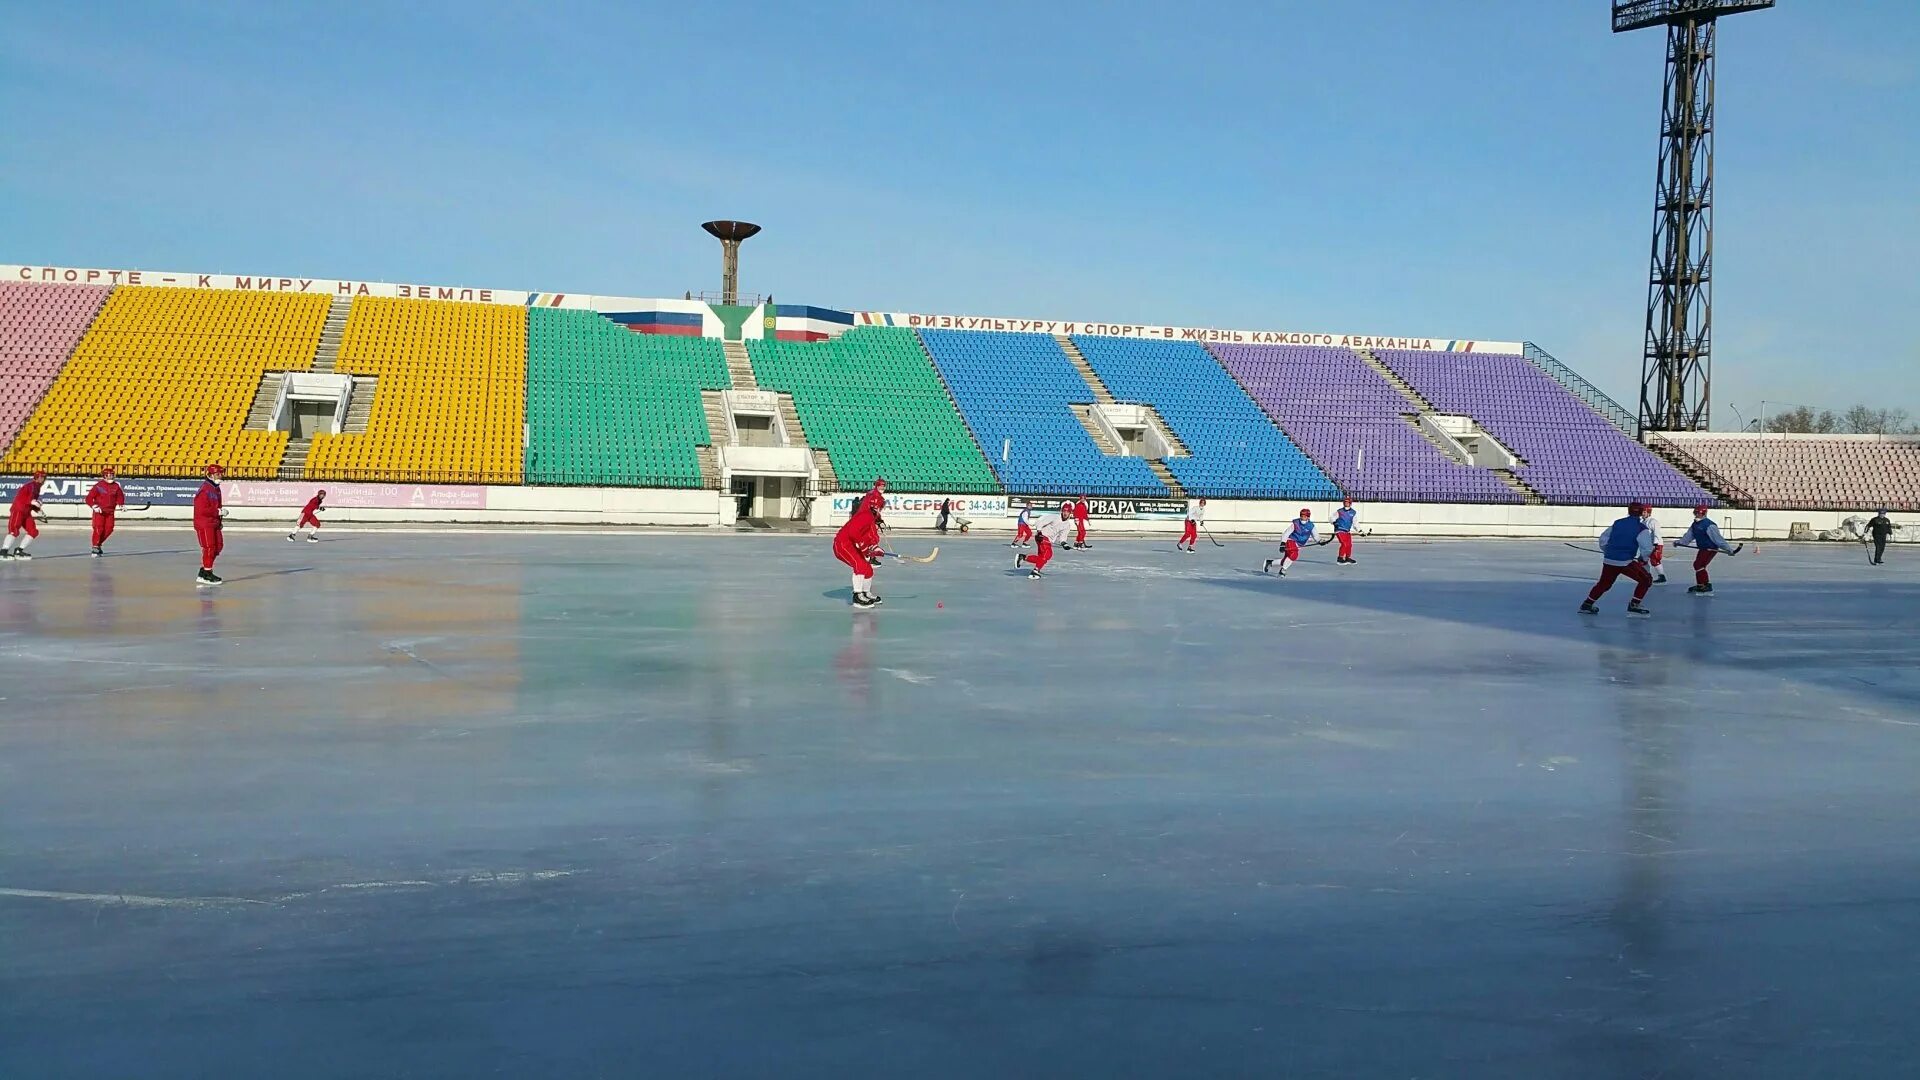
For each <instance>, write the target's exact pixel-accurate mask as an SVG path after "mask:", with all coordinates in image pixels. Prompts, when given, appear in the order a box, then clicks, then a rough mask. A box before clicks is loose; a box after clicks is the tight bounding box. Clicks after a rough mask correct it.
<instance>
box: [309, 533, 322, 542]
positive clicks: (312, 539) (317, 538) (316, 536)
mask: <svg viewBox="0 0 1920 1080" xmlns="http://www.w3.org/2000/svg"><path fill="white" fill-rule="evenodd" d="M319 542H320V534H319V533H315V534H313V535H312V536H309V537H307V543H309V544H317V543H319Z"/></svg>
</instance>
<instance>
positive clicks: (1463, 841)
mask: <svg viewBox="0 0 1920 1080" xmlns="http://www.w3.org/2000/svg"><path fill="white" fill-rule="evenodd" d="M283 535H284V534H279V533H271V532H237V531H236V532H234V533H232V534H231V535H230V538H229V540H228V550H227V554H226V556H225V557H224V558H223V560H222V562H221V565H220V568H219V569H220V571H221V573H223V574H224V575H225V576H226V577H227V579H228V581H229V584H227V585H226V586H224V587H222V588H221V589H218V590H204V589H196V588H195V586H194V584H193V583H192V581H191V578H192V575H193V572H194V569H195V568H196V566H197V563H196V560H195V556H194V555H193V554H192V552H191V551H190V550H189V549H190V548H191V547H192V544H191V542H190V538H189V534H188V533H186V532H185V531H184V530H181V529H174V530H131V529H129V530H123V531H122V533H121V534H120V535H119V536H117V537H116V538H115V541H114V544H113V548H112V550H113V556H112V557H109V558H107V559H103V560H97V561H96V560H89V559H87V558H86V557H85V555H84V550H85V548H84V543H83V540H82V539H81V538H78V537H76V536H74V535H73V533H72V530H71V529H68V530H64V531H58V530H50V531H49V534H48V535H47V536H45V537H43V538H42V540H41V542H40V544H39V546H38V548H37V551H38V552H39V553H40V554H42V555H43V556H50V555H58V556H60V557H57V558H47V557H42V558H39V559H36V560H35V561H34V562H33V563H31V564H30V565H9V564H0V615H3V618H0V1076H6V1077H20V1078H27V1077H34V1078H52V1077H129V1076H138V1077H142V1078H162V1077H165V1078H176V1077H177V1078H188V1077H193V1078H201V1077H219V1076H234V1077H239V1076H273V1077H282V1078H285V1077H321V1076H329V1077H332V1076H353V1077H387V1076H395V1077H400V1076H404V1077H471V1076H483V1075H484V1076H491V1075H502V1076H555V1077H560V1076H565V1077H576V1076H577V1077H588V1076H594V1077H653V1076H657V1077H681V1076H775V1075H777V1076H809V1077H851V1076H903V1075H912V1076H920V1077H983V1076H995V1077H1025V1076H1034V1077H1068V1076H1076V1077H1077V1076H1090V1077H1115V1076H1146V1075H1158V1076H1248V1077H1274V1076H1307V1075H1311V1076H1342V1077H1353V1076H1406V1077H1411V1076H1436V1077H1438V1076H1447V1077H1459V1076H1472V1077H1509V1076H1510V1077H1530V1078H1539V1077H1595V1078H1599V1077H1627V1076H1631V1077H1639V1076H1676V1077H1679V1076H1686V1077H1704V1076H1727V1077H1741V1078H1761V1077H1782V1078H1787V1077H1793V1078H1799V1077H1808V1076H1816V1075H1818V1076H1836V1077H1841V1076H1844V1077H1850V1078H1851V1077H1868V1076H1910V1075H1912V1070H1913V1068H1914V1066H1913V1061H1914V1059H1915V1058H1916V1056H1920V1026H1916V1025H1915V1023H1914V1019H1913V1004H1914V1000H1915V989H1914V988H1915V975H1914V964H1915V957H1916V956H1920V807H1917V806H1916V796H1920V674H1917V673H1916V672H1917V667H1916V662H1917V661H1920V640H1917V639H1916V631H1917V630H1920V558H1917V556H1920V551H1914V550H1912V549H1905V548H1896V549H1895V550H1894V551H1893V552H1892V554H1891V561H1890V563H1889V565H1886V566H1882V567H1870V566H1868V565H1867V564H1866V560H1865V558H1864V557H1863V556H1862V553H1861V549H1860V548H1859V547H1858V546H1843V545H1838V544H1824V545H1815V544H1802V545H1790V544H1770V545H1767V546H1765V547H1764V548H1760V549H1757V550H1756V549H1754V548H1751V547H1750V548H1749V549H1748V551H1747V553H1746V554H1744V555H1742V556H1741V557H1739V558H1737V559H1731V560H1728V559H1724V558H1723V559H1721V560H1720V561H1719V562H1718V563H1716V564H1715V566H1714V570H1715V579H1716V582H1717V584H1718V586H1719V593H1718V595H1716V596H1715V597H1714V598H1712V599H1696V598H1694V597H1690V596H1688V595H1686V593H1685V592H1684V589H1685V587H1686V585H1687V583H1688V580H1689V578H1688V574H1687V573H1686V570H1685V565H1686V560H1687V559H1689V558H1690V557H1691V553H1690V552H1682V553H1680V554H1679V557H1678V558H1677V559H1676V560H1673V561H1670V563H1669V570H1670V572H1671V574H1672V577H1673V583H1672V584H1669V585H1667V586H1664V587H1661V588H1657V589H1656V590H1655V591H1654V593H1653V595H1652V598H1651V600H1650V603H1651V605H1652V606H1653V608H1654V617H1653V618H1652V619H1649V620H1634V621H1629V620H1627V619H1626V618H1625V617H1624V614H1623V610H1622V609H1623V607H1624V605H1625V602H1626V595H1627V586H1625V585H1622V586H1620V587H1617V588H1616V589H1615V590H1614V592H1613V593H1612V594H1610V595H1609V596H1608V597H1607V598H1606V600H1605V601H1603V604H1604V606H1605V614H1604V615H1602V616H1600V617H1599V618H1598V619H1583V618H1582V617H1580V616H1578V615H1576V614H1575V608H1576V607H1577V605H1578V604H1579V601H1580V598H1581V596H1582V594H1583V593H1584V591H1585V590H1586V588H1587V586H1588V584H1590V582H1591V580H1592V577H1593V575H1594V571H1595V570H1596V568H1597V565H1598V557H1597V556H1594V555H1590V554H1586V553H1583V552H1579V551H1574V550H1571V549H1569V548H1568V547H1566V546H1565V545H1563V544H1561V543H1558V542H1529V543H1521V542H1433V543H1416V542H1382V541H1366V540H1363V541H1362V542H1361V545H1360V547H1359V549H1358V550H1357V552H1356V555H1357V556H1358V557H1359V558H1360V559H1361V562H1360V564H1359V565H1358V566H1355V567H1351V568H1341V567H1336V566H1335V565H1334V564H1333V559H1332V555H1333V549H1332V548H1331V547H1327V548H1319V549H1316V550H1314V551H1312V552H1311V553H1310V554H1309V555H1308V557H1307V559H1306V560H1305V562H1304V563H1303V564H1302V565H1301V566H1300V567H1298V568H1297V569H1296V570H1295V572H1294V574H1293V576H1291V577H1289V578H1288V579H1286V580H1285V581H1280V580H1275V579H1272V578H1266V577H1261V576H1258V575H1256V574H1254V573H1252V572H1251V571H1252V569H1253V568H1257V567H1258V566H1259V564H1260V561H1261V559H1262V558H1263V557H1265V554H1267V553H1268V552H1270V550H1271V549H1270V548H1268V547H1263V546H1261V545H1256V544H1253V543H1250V542H1238V543H1230V544H1229V545H1228V546H1227V547H1226V548H1224V549H1221V548H1214V547H1210V546H1204V545H1203V547H1202V548H1201V550H1200V552H1199V553H1198V554H1196V555H1192V556H1187V555H1176V554H1175V553H1174V552H1173V551H1172V550H1171V543H1170V541H1164V540H1163V541H1158V542H1147V541H1112V542H1100V543H1098V545H1097V546H1096V547H1094V548H1093V549H1092V550H1090V551H1087V552H1076V553H1071V554H1065V555H1062V556H1060V557H1059V559H1058V561H1057V562H1056V563H1055V567H1056V568H1057V572H1055V573H1053V574H1051V575H1050V576H1049V577H1048V578H1047V579H1046V580H1044V581H1029V580H1027V579H1026V578H1025V577H1024V576H1015V575H1014V573H1013V572H1012V571H1011V569H1010V564H1011V561H1012V560H1011V557H1010V555H1009V552H1008V549H1007V548H1006V546H1005V544H1004V542H1002V541H996V540H994V539H993V538H991V537H981V536H976V537H972V538H967V539H960V538H957V537H950V538H944V539H942V540H940V541H939V543H940V544H941V554H940V557H939V560H938V561H937V562H936V563H934V564H932V565H930V566H903V565H898V564H894V563H891V562H890V563H889V564H888V565H887V566H886V567H885V568H884V569H883V570H882V571H881V573H880V591H881V593H882V595H883V596H884V597H885V598H886V601H887V603H886V606H884V607H882V608H880V609H878V610H874V611H854V610H851V609H849V607H848V605H847V599H848V592H849V590H848V580H847V575H846V573H845V571H844V568H842V567H841V566H840V564H838V563H837V562H835V561H833V559H832V557H831V555H830V554H829V553H828V550H827V548H828V540H827V538H826V537H824V536H814V537H790V536H766V535H760V536H736V535H731V534H716V535H710V536H707V535H703V536H675V535H559V534H552V533H541V532H526V533H519V534H498V533H496V534H478V533H454V534H407V533H394V532H388V533H382V532H366V531H362V532H349V531H345V530H337V531H336V530H329V531H328V533H327V536H326V541H325V542H323V543H320V544H313V545H309V544H304V543H303V544H289V543H287V542H286V541H285V540H284V539H283V538H282V537H283ZM933 542H934V541H932V540H930V539H927V538H923V537H918V536H902V537H897V538H896V539H895V541H894V543H895V544H896V546H897V547H898V548H900V549H901V550H903V551H907V552H913V553H919V552H924V551H925V550H927V548H928V547H930V546H931V544H932V543H933ZM75 552H79V553H80V554H79V555H78V556H76V555H75V554H74V553H75ZM942 603H943V604H944V607H940V606H937V605H938V604H942Z"/></svg>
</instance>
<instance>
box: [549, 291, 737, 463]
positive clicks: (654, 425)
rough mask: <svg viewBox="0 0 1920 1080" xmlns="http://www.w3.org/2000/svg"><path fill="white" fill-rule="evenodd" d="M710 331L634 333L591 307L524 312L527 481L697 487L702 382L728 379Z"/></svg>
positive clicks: (714, 386)
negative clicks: (697, 334) (705, 333)
mask: <svg viewBox="0 0 1920 1080" xmlns="http://www.w3.org/2000/svg"><path fill="white" fill-rule="evenodd" d="M729 385H730V383H729V380H728V377H727V359H726V355H725V353H724V352H722V350H721V346H720V342H719V341H718V340H717V339H714V338H700V337H668V336H663V335H659V334H636V333H633V332H632V331H629V330H628V329H626V328H625V327H623V326H621V325H620V324H619V323H616V322H614V321H612V320H611V319H608V318H606V317H604V316H602V315H601V314H600V313H599V312H595V311H576V310H567V309H562V308H531V309H529V310H528V311H527V432H528V443H527V481H528V483H534V484H595V485H626V486H637V487H698V486H700V482H701V477H700V459H699V456H698V454H697V453H696V452H695V451H694V447H696V446H699V445H701V444H703V443H710V442H711V441H712V436H711V435H710V434H709V432H708V431H707V417H706V413H705V411H704V410H703V408H702V406H701V401H700V392H701V391H702V390H723V389H725V388H726V387H727V386H729Z"/></svg>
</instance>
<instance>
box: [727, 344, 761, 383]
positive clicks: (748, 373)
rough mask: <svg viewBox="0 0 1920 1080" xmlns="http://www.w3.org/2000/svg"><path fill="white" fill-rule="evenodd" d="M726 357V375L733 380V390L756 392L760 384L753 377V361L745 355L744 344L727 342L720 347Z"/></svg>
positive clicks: (745, 348)
mask: <svg viewBox="0 0 1920 1080" xmlns="http://www.w3.org/2000/svg"><path fill="white" fill-rule="evenodd" d="M721 348H722V350H723V351H724V352H725V353H726V355H727V374H728V375H729V376H731V377H732V379H733V388H734V389H735V390H758V389H760V383H759V381H758V380H757V379H755V378H754V377H753V360H752V359H751V358H750V357H748V355H747V346H746V343H745V342H740V341H729V342H727V343H725V344H724V345H723V346H721Z"/></svg>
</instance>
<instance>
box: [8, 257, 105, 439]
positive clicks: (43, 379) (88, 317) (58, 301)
mask: <svg viewBox="0 0 1920 1080" xmlns="http://www.w3.org/2000/svg"><path fill="white" fill-rule="evenodd" d="M111 291H112V290H111V289H110V288H109V287H107V286H104V285H38V284H30V283H27V282H17V281H5V282H0V450H5V449H6V447H7V446H8V444H10V443H12V442H13V437H14V436H15V435H18V434H19V433H20V428H21V427H22V426H23V425H25V424H26V422H27V417H28V416H29V415H31V414H32V412H33V408H34V406H35V405H37V404H39V402H40V398H41V397H42V396H44V395H45V394H46V392H47V387H49V386H52V385H53V380H54V379H56V378H58V377H59V375H60V368H61V367H62V366H63V365H64V364H65V363H66V362H67V357H68V356H70V355H72V353H73V347H74V346H75V345H77V344H79V342H80V336H81V335H82V334H84V333H86V331H87V327H88V326H89V325H91V324H92V323H93V319H94V316H95V315H98V314H99V313H100V305H101V304H103V303H105V302H106V299H107V293H109V292H111Z"/></svg>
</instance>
